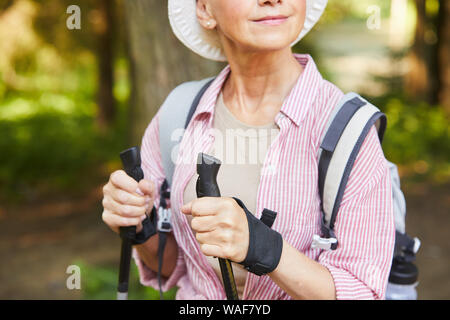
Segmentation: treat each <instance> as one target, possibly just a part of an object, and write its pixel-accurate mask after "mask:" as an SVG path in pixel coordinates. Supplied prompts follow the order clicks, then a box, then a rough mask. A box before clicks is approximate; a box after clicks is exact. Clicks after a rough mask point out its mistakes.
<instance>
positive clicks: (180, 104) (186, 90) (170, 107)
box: [159, 77, 214, 186]
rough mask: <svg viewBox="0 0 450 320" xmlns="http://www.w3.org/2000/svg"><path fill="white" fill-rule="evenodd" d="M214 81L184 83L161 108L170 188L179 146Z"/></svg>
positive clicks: (161, 143) (161, 134) (163, 154)
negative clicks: (190, 121)
mask: <svg viewBox="0 0 450 320" xmlns="http://www.w3.org/2000/svg"><path fill="white" fill-rule="evenodd" d="M213 80H214V77H210V78H206V79H203V80H200V81H189V82H184V83H182V84H180V85H179V86H177V87H176V88H175V89H173V90H172V92H170V94H169V95H168V97H167V98H166V100H165V101H164V103H163V104H162V106H161V109H160V111H159V112H160V115H159V146H160V150H161V160H162V165H163V168H164V173H165V177H166V180H167V182H168V185H169V186H171V185H172V176H173V172H174V169H175V161H176V159H177V154H178V146H179V143H180V141H181V139H182V137H183V133H184V129H185V128H186V127H187V124H188V123H189V120H190V118H191V117H192V116H193V114H194V112H195V108H196V107H197V105H198V103H199V101H200V98H201V96H202V95H203V93H204V92H205V91H206V89H207V87H208V86H209V85H210V84H211V82H212V81H213ZM172 159H174V160H172Z"/></svg>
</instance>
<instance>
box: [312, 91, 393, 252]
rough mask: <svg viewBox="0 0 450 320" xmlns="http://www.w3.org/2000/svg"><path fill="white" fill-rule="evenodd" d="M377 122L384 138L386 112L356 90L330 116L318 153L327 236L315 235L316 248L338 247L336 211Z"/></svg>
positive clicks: (321, 196)
mask: <svg viewBox="0 0 450 320" xmlns="http://www.w3.org/2000/svg"><path fill="white" fill-rule="evenodd" d="M374 124H376V125H377V129H378V137H379V139H380V142H382V140H383V135H384V131H385V129H386V116H385V115H384V114H383V113H382V112H380V110H379V109H378V108H377V107H375V106H374V105H372V104H370V103H369V102H368V101H367V100H365V99H364V98H362V97H361V96H359V95H358V94H356V93H353V92H351V93H348V94H346V95H345V96H344V97H343V98H342V99H341V101H340V102H339V103H338V104H337V105H336V106H335V108H334V110H333V112H332V114H331V116H330V119H329V121H328V123H327V125H326V127H325V130H324V132H325V133H324V135H323V136H322V139H321V145H320V150H319V154H318V163H319V195H320V199H321V210H322V213H323V219H322V228H321V229H322V230H321V231H322V234H323V236H324V238H322V237H320V236H318V235H315V236H314V240H313V244H312V247H314V248H320V249H326V250H329V249H331V250H334V249H336V248H337V239H336V237H335V234H334V232H333V228H334V222H335V220H336V215H337V212H338V210H339V206H340V204H341V200H342V197H343V195H344V191H345V187H346V186H347V181H348V178H349V176H350V172H351V170H352V168H353V164H354V162H355V160H356V156H357V155H358V152H359V150H360V148H361V145H362V143H363V141H364V139H365V137H366V136H367V134H368V133H369V130H370V128H371V127H372V125H374Z"/></svg>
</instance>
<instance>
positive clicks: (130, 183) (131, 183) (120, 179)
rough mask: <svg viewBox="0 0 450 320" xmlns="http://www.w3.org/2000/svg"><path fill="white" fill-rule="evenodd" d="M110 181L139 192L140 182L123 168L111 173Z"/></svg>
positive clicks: (130, 191) (133, 191) (124, 188)
mask: <svg viewBox="0 0 450 320" xmlns="http://www.w3.org/2000/svg"><path fill="white" fill-rule="evenodd" d="M109 181H111V183H112V184H113V185H114V186H115V187H116V188H119V189H122V190H125V191H128V192H129V193H135V194H137V190H138V182H137V181H136V180H134V179H133V178H132V177H130V176H129V175H127V174H126V172H125V171H123V170H116V171H114V172H113V173H111V176H110V177H109Z"/></svg>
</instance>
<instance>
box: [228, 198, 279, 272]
mask: <svg viewBox="0 0 450 320" xmlns="http://www.w3.org/2000/svg"><path fill="white" fill-rule="evenodd" d="M233 199H234V200H236V202H237V203H238V204H239V206H240V207H241V208H242V209H244V212H245V215H246V216H247V221H248V229H249V245H248V251H247V256H246V257H245V259H244V261H242V262H239V264H242V265H243V266H244V268H245V269H246V270H247V271H250V272H252V273H254V274H256V275H258V276H261V275H264V274H266V273H269V272H272V271H273V270H275V268H276V267H277V266H278V263H279V262H280V258H281V252H282V250H283V238H282V237H281V234H280V233H278V232H277V231H275V230H272V229H271V228H270V227H271V226H272V223H273V221H274V220H275V217H276V212H274V211H271V210H268V209H264V211H263V214H262V216H261V220H259V219H257V218H256V217H255V216H254V215H253V214H252V213H251V212H250V211H248V209H247V208H246V207H245V205H244V203H243V202H242V201H241V200H240V199H238V198H235V197H233Z"/></svg>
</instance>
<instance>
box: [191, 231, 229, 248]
mask: <svg viewBox="0 0 450 320" xmlns="http://www.w3.org/2000/svg"><path fill="white" fill-rule="evenodd" d="M195 238H196V239H197V241H198V242H200V243H207V244H213V245H217V246H229V245H231V243H232V240H233V236H232V232H230V231H229V230H221V229H216V230H213V231H206V232H197V233H196V234H195Z"/></svg>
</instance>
